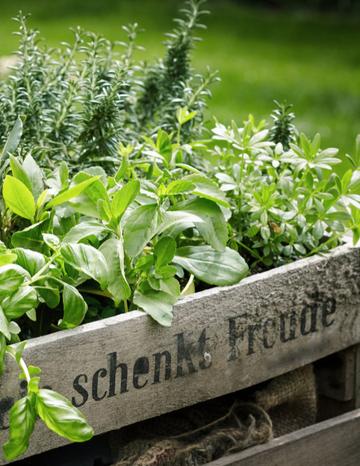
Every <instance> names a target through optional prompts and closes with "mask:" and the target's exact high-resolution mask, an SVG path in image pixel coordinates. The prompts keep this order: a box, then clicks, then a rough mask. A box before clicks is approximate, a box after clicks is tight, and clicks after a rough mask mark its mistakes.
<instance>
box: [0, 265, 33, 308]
mask: <svg viewBox="0 0 360 466" xmlns="http://www.w3.org/2000/svg"><path fill="white" fill-rule="evenodd" d="M25 278H30V275H29V274H28V273H27V271H26V270H24V269H23V268H22V267H20V266H19V265H16V264H7V265H3V266H2V267H0V300H2V299H4V298H6V297H7V296H10V295H12V294H13V293H15V292H16V291H17V290H18V289H19V288H20V286H21V285H22V284H23V282H24V280H25Z"/></svg>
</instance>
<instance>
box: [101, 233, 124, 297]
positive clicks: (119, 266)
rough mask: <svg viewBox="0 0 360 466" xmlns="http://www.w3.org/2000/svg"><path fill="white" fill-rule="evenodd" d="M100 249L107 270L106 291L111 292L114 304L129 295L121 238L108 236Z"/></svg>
mask: <svg viewBox="0 0 360 466" xmlns="http://www.w3.org/2000/svg"><path fill="white" fill-rule="evenodd" d="M100 251H101V252H102V254H103V255H104V257H105V260H106V263H107V266H108V270H109V284H108V287H107V289H108V291H109V292H110V293H111V294H112V296H113V298H114V302H115V306H118V305H119V304H120V302H121V301H125V300H127V299H129V298H130V296H131V288H130V286H129V284H128V282H127V280H126V276H125V266H124V247H123V243H122V241H121V240H119V239H116V238H110V239H108V240H107V241H105V242H104V243H103V244H102V245H101V247H100Z"/></svg>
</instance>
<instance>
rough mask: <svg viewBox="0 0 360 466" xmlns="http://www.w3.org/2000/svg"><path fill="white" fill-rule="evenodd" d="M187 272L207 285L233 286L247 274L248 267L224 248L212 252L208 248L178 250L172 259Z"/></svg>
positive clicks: (190, 247)
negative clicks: (221, 250)
mask: <svg viewBox="0 0 360 466" xmlns="http://www.w3.org/2000/svg"><path fill="white" fill-rule="evenodd" d="M173 262H174V263H175V264H178V265H180V266H181V267H183V268H184V269H185V270H187V271H188V272H190V273H192V274H193V275H195V277H196V278H198V279H200V280H202V281H203V282H205V283H208V284H209V285H217V286H224V285H233V284H235V283H238V282H239V281H240V280H241V279H242V278H244V277H245V276H246V275H247V274H248V270H249V268H248V266H247V264H246V262H245V261H244V259H243V258H242V257H241V256H240V254H239V253H237V252H236V251H234V250H233V249H230V248H226V249H225V251H223V252H219V251H214V249H212V248H211V247H210V246H185V247H182V248H178V249H177V251H176V256H175V257H174V259H173Z"/></svg>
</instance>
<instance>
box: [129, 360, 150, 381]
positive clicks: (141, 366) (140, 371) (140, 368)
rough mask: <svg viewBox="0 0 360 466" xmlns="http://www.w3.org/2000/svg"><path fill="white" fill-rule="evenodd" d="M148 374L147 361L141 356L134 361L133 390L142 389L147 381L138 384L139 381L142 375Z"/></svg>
mask: <svg viewBox="0 0 360 466" xmlns="http://www.w3.org/2000/svg"><path fill="white" fill-rule="evenodd" d="M148 373H149V359H148V358H146V357H144V356H142V357H141V358H138V359H137V360H136V361H135V364H134V369H133V385H134V387H135V388H143V387H145V385H146V384H147V383H148V380H147V379H146V380H144V381H143V382H142V383H140V381H139V379H140V377H141V376H143V375H147V374H148Z"/></svg>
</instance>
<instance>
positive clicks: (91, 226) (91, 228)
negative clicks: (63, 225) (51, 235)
mask: <svg viewBox="0 0 360 466" xmlns="http://www.w3.org/2000/svg"><path fill="white" fill-rule="evenodd" d="M109 231H110V230H109V229H108V228H107V227H106V226H105V225H103V224H102V223H100V222H98V221H96V220H89V221H83V222H81V223H78V224H77V225H75V226H74V227H72V228H71V230H69V231H68V233H66V235H65V236H64V239H63V242H64V243H79V242H81V241H85V240H87V239H89V238H91V237H96V238H98V239H100V238H101V237H103V236H105V234H106V233H107V232H109Z"/></svg>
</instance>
